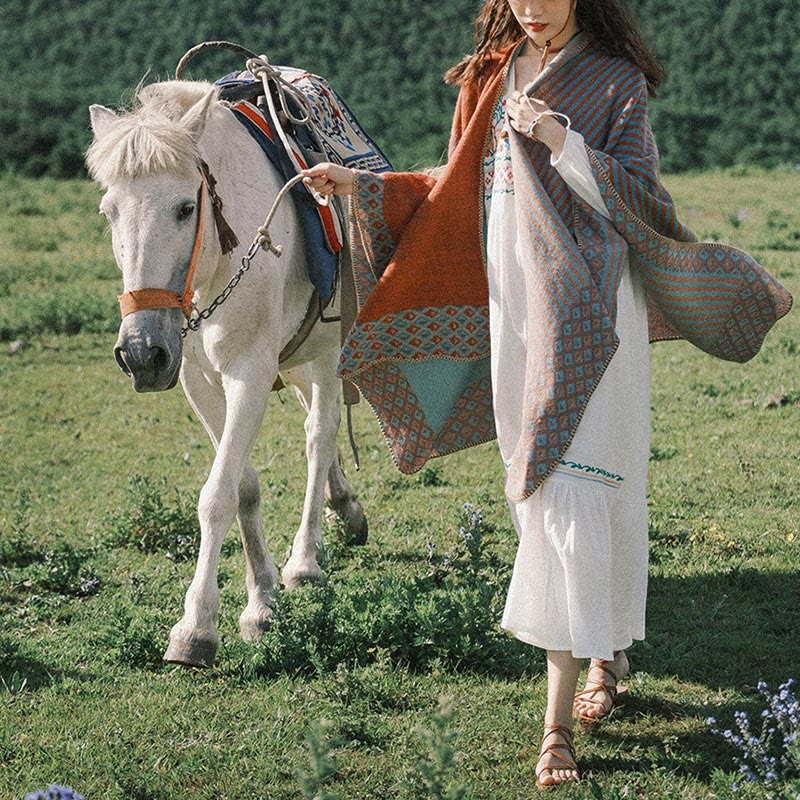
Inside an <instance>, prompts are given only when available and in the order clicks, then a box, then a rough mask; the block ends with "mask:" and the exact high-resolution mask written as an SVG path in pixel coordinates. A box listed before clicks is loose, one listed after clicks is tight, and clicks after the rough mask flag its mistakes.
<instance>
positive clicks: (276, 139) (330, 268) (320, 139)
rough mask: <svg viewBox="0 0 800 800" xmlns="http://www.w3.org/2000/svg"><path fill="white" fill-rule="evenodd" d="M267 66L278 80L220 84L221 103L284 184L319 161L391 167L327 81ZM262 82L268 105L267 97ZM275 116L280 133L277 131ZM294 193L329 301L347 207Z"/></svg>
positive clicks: (242, 75)
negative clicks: (345, 208) (267, 94)
mask: <svg viewBox="0 0 800 800" xmlns="http://www.w3.org/2000/svg"><path fill="white" fill-rule="evenodd" d="M265 63H266V62H265ZM267 66H268V67H269V69H270V70H271V71H272V72H273V73H276V74H277V78H276V79H275V80H273V79H269V80H268V81H262V80H260V79H259V78H257V77H256V76H255V75H254V74H253V73H252V72H250V71H249V70H248V71H245V72H234V73H230V74H228V75H225V76H223V77H222V78H220V79H218V80H217V81H216V84H217V86H219V87H220V88H219V94H220V99H221V100H225V101H227V102H229V103H230V104H231V107H232V111H233V113H234V115H235V116H236V118H237V119H238V120H239V122H241V123H242V125H243V126H244V127H245V129H246V130H247V132H248V133H249V134H250V135H251V136H252V137H253V138H254V139H255V140H256V142H257V143H258V145H259V146H260V148H261V150H262V151H263V152H264V155H265V156H266V157H267V159H268V160H269V161H270V163H271V164H272V165H273V166H274V167H275V169H276V170H277V171H278V173H279V174H280V175H281V177H282V178H283V179H284V181H289V180H290V179H291V178H293V177H294V176H295V175H297V174H298V173H299V172H300V170H302V169H304V168H305V167H307V166H312V165H314V164H318V163H320V162H321V161H332V162H334V163H338V164H343V165H345V166H349V167H351V168H353V169H368V170H370V171H372V172H386V171H390V170H391V169H392V165H391V163H390V162H389V160H388V159H387V158H386V156H385V155H384V154H383V152H382V151H381V150H380V148H379V147H378V146H377V145H376V144H375V142H374V141H373V140H372V139H371V138H370V137H369V136H368V135H367V134H366V132H365V131H364V129H363V128H362V127H361V125H360V124H359V123H358V121H357V120H356V118H355V116H354V115H353V114H352V112H350V110H349V109H348V108H347V106H346V105H345V103H344V101H343V100H342V99H341V97H339V95H338V94H337V93H336V92H335V91H334V90H333V88H332V87H331V86H330V84H328V83H327V81H325V79H324V78H321V77H319V76H317V75H312V74H311V73H309V72H305V71H303V70H298V69H295V68H292V67H271V66H270V65H267ZM265 83H266V84H267V85H268V86H269V89H270V94H271V97H270V98H269V100H268V99H267V98H266V97H265V96H264V92H265V89H264V84H265ZM284 87H287V88H288V91H287V90H286V89H285V88H284ZM276 117H277V123H278V124H280V127H281V130H276ZM290 195H291V197H292V199H293V200H294V202H295V206H296V208H297V211H298V213H299V216H300V219H301V222H302V226H303V231H304V234H305V240H306V250H307V258H306V262H307V264H308V277H309V280H310V281H311V283H312V284H313V286H314V288H315V289H316V291H317V293H318V294H319V297H320V299H321V301H322V302H323V303H327V301H328V300H329V299H330V297H331V294H332V292H333V291H334V288H335V285H336V281H337V276H338V274H339V264H338V261H339V256H340V253H341V251H342V248H343V242H344V234H343V230H344V227H345V222H344V219H343V215H344V209H343V207H342V205H341V203H335V204H334V206H333V210H332V208H331V206H329V205H328V204H327V203H324V204H321V203H319V202H318V200H317V198H315V196H314V195H312V193H311V192H310V191H309V190H308V188H307V187H306V186H305V185H304V184H303V183H298V184H296V185H295V186H294V187H292V189H291V191H290ZM334 212H335V213H334Z"/></svg>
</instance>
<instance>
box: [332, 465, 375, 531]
mask: <svg viewBox="0 0 800 800" xmlns="http://www.w3.org/2000/svg"><path fill="white" fill-rule="evenodd" d="M325 499H326V500H327V502H328V506H329V507H330V508H331V510H332V511H334V512H335V514H336V516H337V517H338V518H339V519H340V520H342V522H343V523H344V526H345V536H346V539H347V543H348V544H366V543H367V535H368V533H369V526H368V524H367V517H366V516H365V514H364V509H362V508H361V503H359V502H358V495H356V493H355V492H354V491H353V490H352V489H351V488H350V484H349V483H348V482H347V478H346V477H345V474H344V470H343V469H342V454H341V452H337V457H336V458H334V459H333V463H332V464H331V467H330V469H329V470H328V482H327V483H326V484H325Z"/></svg>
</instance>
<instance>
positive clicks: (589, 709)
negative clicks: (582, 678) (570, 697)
mask: <svg viewBox="0 0 800 800" xmlns="http://www.w3.org/2000/svg"><path fill="white" fill-rule="evenodd" d="M628 669H629V665H628V657H627V656H626V655H625V651H624V650H619V651H618V652H616V653H615V654H614V660H613V661H601V660H600V659H599V658H593V659H592V661H591V663H590V664H589V669H588V671H587V673H586V686H585V688H584V689H583V691H580V692H578V693H577V694H576V695H575V703H574V704H573V712H574V713H575V716H576V717H578V719H580V720H581V722H589V723H593V722H599V721H600V720H601V719H603V717H607V716H608V715H609V714H610V713H611V711H612V709H613V708H614V706H617V705H619V704H620V703H621V702H622V700H623V698H624V697H625V695H626V694H627V692H628V690H627V688H626V687H624V686H619V685H618V681H621V680H622V679H623V678H624V677H625V676H626V675H627V674H628Z"/></svg>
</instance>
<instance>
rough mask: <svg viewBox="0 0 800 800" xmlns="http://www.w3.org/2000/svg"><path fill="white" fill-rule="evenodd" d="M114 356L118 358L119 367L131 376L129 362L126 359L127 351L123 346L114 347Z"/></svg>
mask: <svg viewBox="0 0 800 800" xmlns="http://www.w3.org/2000/svg"><path fill="white" fill-rule="evenodd" d="M114 358H115V359H116V362H117V365H118V366H119V368H120V369H121V370H122V371H123V372H124V373H125V374H126V375H127V376H128V377H130V374H131V371H130V369H128V364H127V363H126V361H125V351H124V350H123V349H122V348H121V347H115V348H114Z"/></svg>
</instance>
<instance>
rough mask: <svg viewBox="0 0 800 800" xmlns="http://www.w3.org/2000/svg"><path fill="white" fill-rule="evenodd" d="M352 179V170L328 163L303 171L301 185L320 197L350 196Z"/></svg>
mask: <svg viewBox="0 0 800 800" xmlns="http://www.w3.org/2000/svg"><path fill="white" fill-rule="evenodd" d="M353 178H354V175H353V170H351V169H349V168H348V167H343V166H342V165H341V164H331V163H329V162H322V163H321V164H316V165H315V166H313V167H310V168H309V169H304V170H303V183H305V184H306V186H308V187H309V188H311V189H313V190H314V191H316V192H318V193H319V194H321V195H329V194H352V193H353Z"/></svg>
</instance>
